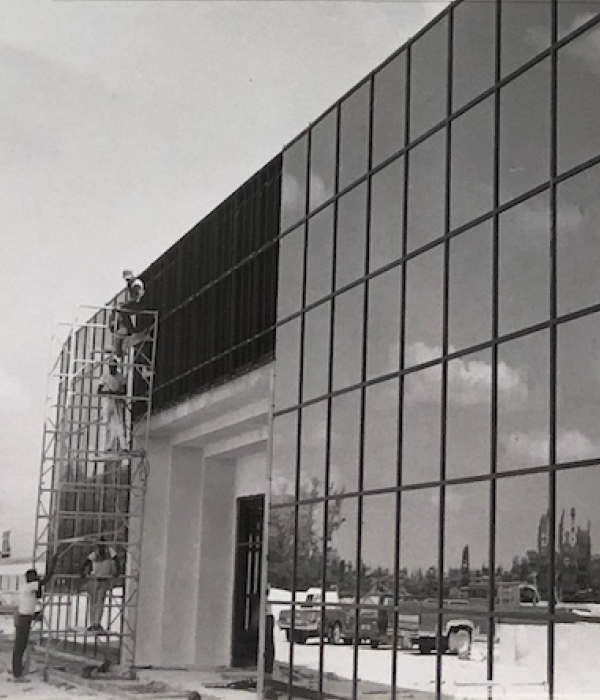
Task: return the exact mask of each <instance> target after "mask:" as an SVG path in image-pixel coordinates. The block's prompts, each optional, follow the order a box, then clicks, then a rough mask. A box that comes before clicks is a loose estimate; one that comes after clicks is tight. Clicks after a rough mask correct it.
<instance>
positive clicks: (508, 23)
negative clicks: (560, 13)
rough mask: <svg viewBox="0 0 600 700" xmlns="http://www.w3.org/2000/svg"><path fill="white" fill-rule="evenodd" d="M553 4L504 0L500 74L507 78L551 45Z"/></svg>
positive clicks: (540, 1) (542, 0) (544, 1)
mask: <svg viewBox="0 0 600 700" xmlns="http://www.w3.org/2000/svg"><path fill="white" fill-rule="evenodd" d="M551 15H552V3H551V2H548V0H530V2H522V1H521V0H503V2H502V29H501V34H502V58H501V63H502V75H503V76H505V75H508V74H509V73H512V71H514V70H516V69H517V68H519V67H520V66H522V65H523V64H525V63H527V61H529V60H530V59H532V58H533V57H534V56H537V55H538V54H539V53H541V52H542V51H544V50H545V49H547V48H548V47H549V46H550V25H551Z"/></svg>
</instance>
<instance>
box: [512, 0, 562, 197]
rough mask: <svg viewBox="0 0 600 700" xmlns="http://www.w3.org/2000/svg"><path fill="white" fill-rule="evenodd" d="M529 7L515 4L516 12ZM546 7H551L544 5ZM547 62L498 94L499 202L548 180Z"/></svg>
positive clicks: (548, 64) (538, 65)
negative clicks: (517, 9)
mask: <svg viewBox="0 0 600 700" xmlns="http://www.w3.org/2000/svg"><path fill="white" fill-rule="evenodd" d="M536 4H537V0H536V1H534V2H532V3H521V2H519V3H518V7H519V9H520V8H521V7H526V6H529V5H534V6H535V5H536ZM544 4H545V5H547V6H548V7H549V6H550V3H544ZM550 115H551V109H550V61H549V60H545V61H542V62H541V63H539V64H537V65H536V66H534V67H533V68H531V69H530V70H528V71H527V72H526V73H525V74H523V75H522V76H519V77H518V78H517V79H516V80H514V81H513V82H511V83H509V84H508V85H506V86H505V87H504V88H502V90H501V92H500V198H501V201H502V202H508V201H510V200H511V199H513V198H514V197H518V196H519V195H521V194H523V193H525V192H527V191H528V190H530V189H532V188H533V187H536V186H537V185H540V184H541V183H543V182H546V181H547V180H548V179H549V176H550Z"/></svg>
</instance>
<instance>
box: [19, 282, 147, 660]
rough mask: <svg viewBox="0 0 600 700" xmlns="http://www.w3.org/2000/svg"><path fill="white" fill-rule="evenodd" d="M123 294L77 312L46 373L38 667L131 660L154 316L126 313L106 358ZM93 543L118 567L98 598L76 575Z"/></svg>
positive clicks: (93, 584)
mask: <svg viewBox="0 0 600 700" xmlns="http://www.w3.org/2000/svg"><path fill="white" fill-rule="evenodd" d="M125 294H126V292H123V293H122V294H121V295H120V296H119V297H117V298H116V299H115V300H114V301H113V303H112V305H111V306H103V307H93V306H81V307H79V308H78V310H77V314H76V317H75V321H74V322H73V323H70V324H68V325H69V326H70V331H69V333H68V337H67V340H66V341H65V342H63V343H62V344H61V345H60V347H59V348H58V353H57V354H56V356H55V357H54V359H53V362H52V366H51V369H50V372H49V376H48V390H47V397H46V418H45V422H44V431H43V441H42V455H41V466H40V475H39V483H38V499H37V509H36V525H35V540H34V553H33V560H34V566H35V567H36V568H37V569H38V571H40V572H41V571H43V570H44V568H45V567H47V566H48V565H49V562H50V560H51V558H52V557H53V556H54V555H57V557H58V558H57V563H56V567H55V573H54V576H53V577H52V579H51V580H50V582H49V583H48V585H47V586H46V591H45V595H44V596H43V599H42V609H41V620H40V622H41V630H40V644H41V645H43V648H44V651H45V665H46V666H48V665H49V663H50V657H51V656H54V655H64V654H66V655H68V656H75V657H80V658H82V659H95V660H101V661H102V662H106V661H108V662H110V663H112V664H120V665H121V666H125V667H131V666H132V665H133V663H134V658H135V641H136V617H137V600H138V587H139V577H140V563H141V546H142V525H143V515H144V499H145V492H146V482H147V477H148V469H149V464H148V458H147V443H148V433H149V421H150V414H151V407H152V389H153V380H154V360H155V354H156V340H157V329H158V325H157V316H158V314H157V312H155V311H136V313H135V322H136V324H137V326H136V331H139V332H136V335H135V336H134V338H133V341H132V342H131V343H126V345H125V349H124V350H123V349H121V350H120V352H119V354H118V355H116V354H115V337H114V334H113V332H112V328H113V319H114V316H115V314H116V313H118V311H117V309H118V308H119V307H120V303H121V302H122V301H123V299H124V298H125ZM80 317H83V318H85V319H86V320H85V321H79V320H78V319H79V318H80ZM109 375H112V379H111V378H110V377H109ZM115 376H116V377H117V379H118V381H117V382H116V383H117V384H119V385H120V390H119V392H118V393H114V394H113V393H112V390H110V389H108V390H107V388H106V387H107V385H108V386H113V384H111V383H110V382H111V381H112V382H113V383H114V382H115ZM99 544H100V545H102V546H104V547H105V548H106V550H107V551H108V552H109V555H110V556H111V557H114V561H115V563H118V564H117V566H116V567H115V569H116V576H115V577H113V578H112V579H111V580H110V582H107V581H104V582H103V583H102V586H103V591H102V592H99V589H98V580H97V579H93V578H92V579H88V580H84V579H82V575H81V572H82V569H83V565H84V563H85V562H86V560H87V559H88V557H89V555H90V554H91V552H92V551H94V549H95V548H96V547H97V545H99ZM104 589H105V590H104ZM99 601H100V602H99ZM94 605H95V606H96V607H95V613H94V607H93V606H94ZM99 609H100V610H101V618H100V625H99V626H96V629H89V628H90V627H92V625H91V616H92V617H94V616H95V617H96V618H97V617H98V610H99ZM98 627H100V628H101V629H98Z"/></svg>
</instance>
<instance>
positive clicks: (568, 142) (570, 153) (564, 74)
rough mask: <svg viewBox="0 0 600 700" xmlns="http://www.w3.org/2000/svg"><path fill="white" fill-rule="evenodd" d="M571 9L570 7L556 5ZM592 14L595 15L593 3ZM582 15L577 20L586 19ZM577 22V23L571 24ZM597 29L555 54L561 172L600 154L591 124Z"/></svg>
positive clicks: (595, 102) (595, 99)
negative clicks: (556, 55)
mask: <svg viewBox="0 0 600 700" xmlns="http://www.w3.org/2000/svg"><path fill="white" fill-rule="evenodd" d="M562 5H570V6H573V5H574V3H563V2H561V3H559V8H560V7H561V6H562ZM594 12H595V13H596V12H598V4H597V3H596V5H595V9H594ZM589 17H590V15H589V14H586V13H585V12H583V13H582V14H581V16H580V20H584V19H586V18H589ZM575 21H578V20H575ZM598 32H599V30H598V26H597V25H596V26H595V27H592V29H589V30H588V31H587V32H585V33H584V34H582V35H581V36H579V37H577V38H576V39H575V40H574V41H573V42H572V43H569V44H567V45H566V46H563V47H562V48H561V49H560V50H559V52H558V89H557V92H558V95H557V103H558V170H559V172H563V171H565V170H568V169H569V168H573V167H575V166H577V165H579V164H580V163H582V162H584V161H586V160H589V159H590V158H594V157H595V156H597V155H598V154H599V153H600V133H599V129H598V124H597V122H596V121H595V120H594V114H597V112H598V109H599V108H600V103H599V99H598V63H597V58H596V57H597V48H596V47H597V44H598Z"/></svg>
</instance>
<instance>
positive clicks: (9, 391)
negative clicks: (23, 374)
mask: <svg viewBox="0 0 600 700" xmlns="http://www.w3.org/2000/svg"><path fill="white" fill-rule="evenodd" d="M26 407H27V396H26V392H25V390H24V388H23V387H22V386H21V385H20V384H19V382H18V381H17V380H16V379H15V378H14V377H12V376H11V375H10V374H8V372H6V371H5V370H4V369H2V367H0V409H5V410H10V411H12V412H14V411H23V410H25V408H26Z"/></svg>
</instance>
